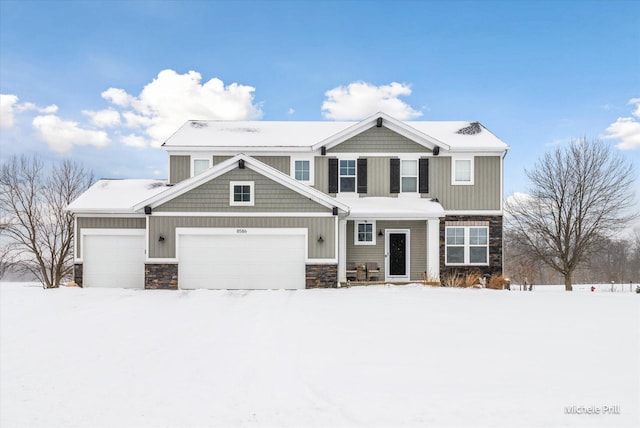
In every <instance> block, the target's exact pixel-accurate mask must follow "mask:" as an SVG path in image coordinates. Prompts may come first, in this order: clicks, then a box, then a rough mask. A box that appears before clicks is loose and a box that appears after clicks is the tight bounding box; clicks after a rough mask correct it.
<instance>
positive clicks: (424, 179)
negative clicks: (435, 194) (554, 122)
mask: <svg viewBox="0 0 640 428" xmlns="http://www.w3.org/2000/svg"><path fill="white" fill-rule="evenodd" d="M418 177H419V178H418V180H419V183H418V187H419V189H418V191H419V192H420V193H429V159H428V158H420V160H419V161H418Z"/></svg>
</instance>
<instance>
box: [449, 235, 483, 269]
mask: <svg viewBox="0 0 640 428" xmlns="http://www.w3.org/2000/svg"><path fill="white" fill-rule="evenodd" d="M446 247H447V249H446V263H447V264H448V265H487V264H488V260H489V228H488V227H485V226H480V227H477V226H455V227H449V226H447V228H446Z"/></svg>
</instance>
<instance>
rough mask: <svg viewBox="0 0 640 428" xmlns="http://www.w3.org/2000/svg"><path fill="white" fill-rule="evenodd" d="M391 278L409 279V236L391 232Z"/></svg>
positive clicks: (389, 236)
mask: <svg viewBox="0 0 640 428" xmlns="http://www.w3.org/2000/svg"><path fill="white" fill-rule="evenodd" d="M388 246H389V272H388V275H389V276H395V277H407V276H408V275H407V273H408V272H407V234H406V232H389V234H388Z"/></svg>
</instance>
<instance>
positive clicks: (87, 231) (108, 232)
mask: <svg viewBox="0 0 640 428" xmlns="http://www.w3.org/2000/svg"><path fill="white" fill-rule="evenodd" d="M92 235H93V236H98V235H102V236H146V231H145V230H144V229H92V228H83V229H82V230H80V254H76V256H77V257H76V258H75V260H74V262H75V263H82V262H83V259H84V257H83V254H82V253H83V252H84V249H85V242H84V240H85V237H87V236H92ZM147 241H148V240H147Z"/></svg>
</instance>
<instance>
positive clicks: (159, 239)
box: [158, 233, 164, 242]
mask: <svg viewBox="0 0 640 428" xmlns="http://www.w3.org/2000/svg"><path fill="white" fill-rule="evenodd" d="M158 242H164V235H163V234H162V233H161V234H160V236H158Z"/></svg>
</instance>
